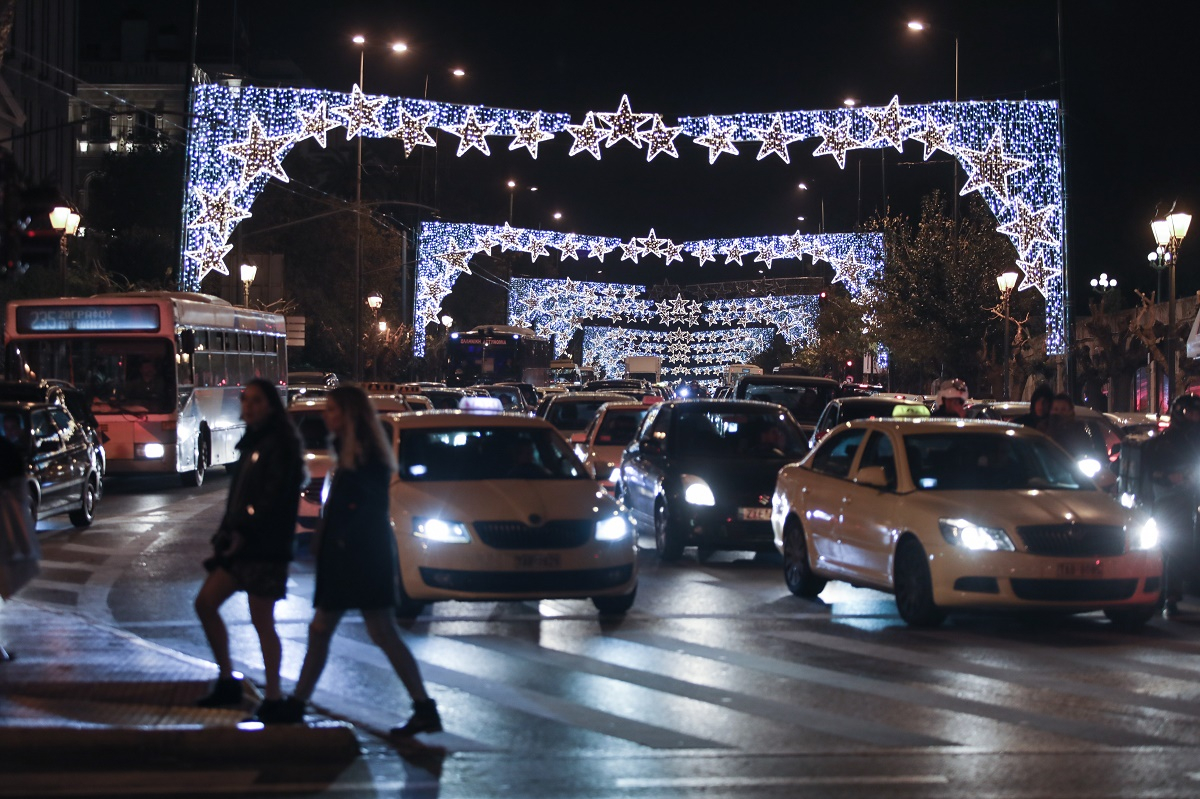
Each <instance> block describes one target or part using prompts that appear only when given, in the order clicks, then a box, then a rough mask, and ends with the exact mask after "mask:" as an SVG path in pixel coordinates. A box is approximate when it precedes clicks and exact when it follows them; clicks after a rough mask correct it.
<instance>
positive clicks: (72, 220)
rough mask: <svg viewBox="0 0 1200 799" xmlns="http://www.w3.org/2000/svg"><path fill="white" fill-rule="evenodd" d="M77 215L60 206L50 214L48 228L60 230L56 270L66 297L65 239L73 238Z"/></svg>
mask: <svg viewBox="0 0 1200 799" xmlns="http://www.w3.org/2000/svg"><path fill="white" fill-rule="evenodd" d="M79 220H80V216H79V214H77V213H75V212H74V211H72V210H71V209H70V208H68V207H66V206H65V205H60V206H58V207H56V208H55V209H54V210H53V211H51V212H50V226H51V227H52V228H54V229H55V230H61V231H62V235H61V236H60V237H59V240H58V270H59V275H60V277H61V278H62V294H63V296H64V297H65V296H66V295H67V237H68V236H74V235H75V231H77V230H78V229H79Z"/></svg>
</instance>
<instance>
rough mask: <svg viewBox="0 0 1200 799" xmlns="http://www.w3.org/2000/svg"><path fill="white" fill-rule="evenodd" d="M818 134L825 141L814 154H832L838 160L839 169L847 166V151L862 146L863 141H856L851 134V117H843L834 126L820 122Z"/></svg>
mask: <svg viewBox="0 0 1200 799" xmlns="http://www.w3.org/2000/svg"><path fill="white" fill-rule="evenodd" d="M817 135H818V136H820V137H821V138H822V139H823V141H822V142H821V144H820V146H819V147H817V149H815V150H813V155H826V154H829V155H832V156H833V158H834V160H835V161H837V165H838V168H839V169H845V168H846V151H847V150H853V149H855V148H856V147H860V146H862V143H861V142H858V141H856V140H855V139H854V137H853V136H851V135H850V117H846V118H845V119H843V120H842V121H841V122H839V123H838V124H837V127H834V128H831V127H829V126H828V125H823V124H821V123H820V122H818V123H817Z"/></svg>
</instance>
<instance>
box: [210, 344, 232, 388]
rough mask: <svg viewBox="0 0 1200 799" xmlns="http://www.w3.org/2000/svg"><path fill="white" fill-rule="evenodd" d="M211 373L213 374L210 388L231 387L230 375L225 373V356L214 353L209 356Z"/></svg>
mask: <svg viewBox="0 0 1200 799" xmlns="http://www.w3.org/2000/svg"><path fill="white" fill-rule="evenodd" d="M208 363H209V367H208V368H209V371H210V372H211V382H210V383H209V385H210V386H227V385H229V375H228V374H226V373H225V354H224V353H222V352H212V353H209V355H208Z"/></svg>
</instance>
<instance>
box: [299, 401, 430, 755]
mask: <svg viewBox="0 0 1200 799" xmlns="http://www.w3.org/2000/svg"><path fill="white" fill-rule="evenodd" d="M324 416H325V426H326V427H327V428H328V429H329V433H330V436H331V437H332V438H333V443H332V446H331V447H330V451H331V452H333V453H334V454H335V458H336V461H337V465H336V469H335V471H334V472H333V482H332V484H331V485H330V489H329V497H328V499H326V501H325V509H324V514H323V519H322V526H321V529H320V532H319V533H318V535H317V540H315V541H314V549H315V552H316V559H317V580H316V590H315V592H314V594H313V606H314V607H315V608H316V613H315V614H314V616H313V620H312V623H311V624H309V627H308V651H307V652H306V653H305V655H304V666H303V667H302V668H301V670H300V679H299V680H298V681H297V682H296V687H295V690H294V691H293V692H292V695H291V697H290V698H289V699H288V700H287V701H286V703H285V706H284V708H283V711H282V713H281V714H280V716H279V718H278V719H276V720H277V721H284V722H298V721H301V720H302V719H303V716H304V708H305V705H306V704H307V702H308V701H309V699H310V698H311V697H312V694H313V690H314V689H315V688H316V686H317V681H318V680H319V679H320V677H321V672H322V670H323V669H324V668H325V661H326V660H327V659H328V657H329V644H330V640H331V639H332V638H333V633H334V631H335V630H336V629H337V626H338V623H339V622H340V621H341V620H342V616H343V615H344V614H345V612H346V611H348V610H357V611H359V612H360V613H361V614H362V618H363V622H364V623H365V624H366V628H367V634H368V635H370V636H371V640H372V641H373V642H374V643H375V645H376V646H378V647H379V648H380V649H382V650H383V653H384V654H385V655H387V658H388V661H389V662H390V663H391V664H392V668H393V669H394V670H395V672H396V676H398V677H399V678H400V681H401V682H402V683H403V684H404V687H405V689H406V690H407V691H408V694H409V696H410V697H411V699H412V703H413V715H412V718H410V719H409V720H408V722H407V723H405V724H403V725H401V726H398V727H393V728H392V730H391V732H392V735H394V736H398V737H401V736H411V735H415V734H416V733H419V732H439V731H440V730H441V729H442V720H441V717H440V716H439V715H438V709H437V703H436V702H434V700H433V699H431V698H430V697H429V694H428V692H427V691H426V690H425V683H424V682H423V681H422V679H421V670H420V667H419V666H418V665H417V661H416V659H415V658H414V657H413V655H412V652H410V651H409V649H408V647H407V646H406V645H405V644H404V641H403V639H401V637H400V631H399V630H398V629H397V627H396V621H395V607H396V604H397V603H398V602H399V594H400V574H399V555H398V553H397V549H396V539H395V537H394V534H393V531H392V520H391V514H390V512H389V508H388V486H389V484H390V483H391V480H392V475H394V474H395V473H396V455H395V453H394V452H393V451H392V447H391V444H390V443H389V440H388V437H387V436H386V435H385V434H384V431H383V425H381V424H380V422H379V414H378V412H377V411H376V410H375V408H374V407H373V406H372V405H371V401H370V399H368V398H367V395H366V394H365V393H364V392H363V390H362V389H360V388H358V387H357V386H338V387H337V388H335V389H333V390H332V391H330V392H329V395H328V396H327V398H326V401H325V412H324Z"/></svg>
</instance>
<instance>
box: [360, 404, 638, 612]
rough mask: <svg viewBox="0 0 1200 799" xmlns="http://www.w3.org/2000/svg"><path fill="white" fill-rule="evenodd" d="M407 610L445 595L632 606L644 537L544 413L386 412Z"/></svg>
mask: <svg viewBox="0 0 1200 799" xmlns="http://www.w3.org/2000/svg"><path fill="white" fill-rule="evenodd" d="M383 421H384V425H385V427H386V428H387V429H388V431H389V433H390V434H391V436H392V440H393V444H394V445H395V446H396V448H397V457H398V462H399V474H398V476H397V479H396V480H394V481H393V482H392V488H391V508H392V520H393V522H394V525H395V535H396V543H397V547H398V549H399V555H400V579H401V590H402V599H403V602H402V605H401V607H400V609H399V612H400V615H402V616H413V615H417V614H418V613H420V612H421V610H422V609H423V607H424V606H425V605H426V604H427V603H429V602H436V601H443V600H466V601H502V600H537V599H569V598H578V599H590V600H591V601H592V603H593V605H594V606H595V607H596V608H597V609H598V610H599V611H600V612H601V613H604V614H623V613H625V612H626V611H627V610H629V608H630V607H631V606H632V605H633V602H634V599H635V597H636V595H637V545H636V541H635V539H634V536H633V535H632V531H631V529H630V526H629V524H628V522H627V520H626V517H625V515H624V513H623V512H622V511H621V508H620V506H619V505H618V504H617V503H616V502H615V501H614V500H613V499H611V498H610V497H608V496H607V495H605V494H604V492H603V491H599V490H598V489H597V486H596V483H595V482H594V481H593V480H592V479H591V477H590V475H589V474H588V473H587V470H586V469H585V468H584V466H583V463H582V462H580V460H579V458H578V457H576V455H575V453H574V452H572V451H571V448H570V446H568V445H567V443H566V442H565V441H563V439H562V437H561V436H560V435H559V434H558V433H557V432H556V431H555V429H554V428H553V427H552V426H551V425H550V424H549V423H547V422H545V421H544V420H542V419H535V418H533V417H529V416H518V415H515V414H469V413H461V412H446V411H431V412H428V413H418V414H385V415H384V416H383Z"/></svg>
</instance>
